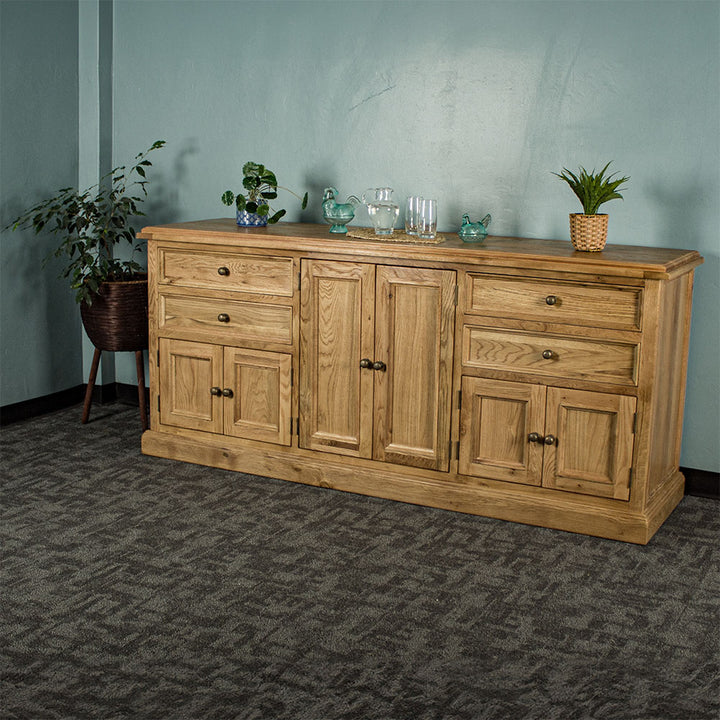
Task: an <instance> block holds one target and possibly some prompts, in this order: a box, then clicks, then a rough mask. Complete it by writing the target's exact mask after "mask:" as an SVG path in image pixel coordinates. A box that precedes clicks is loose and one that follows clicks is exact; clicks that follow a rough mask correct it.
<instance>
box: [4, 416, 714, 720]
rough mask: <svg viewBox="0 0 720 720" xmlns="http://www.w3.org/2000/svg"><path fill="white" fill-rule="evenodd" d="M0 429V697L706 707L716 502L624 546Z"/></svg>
mask: <svg viewBox="0 0 720 720" xmlns="http://www.w3.org/2000/svg"><path fill="white" fill-rule="evenodd" d="M79 419H80V408H72V409H70V410H65V411H60V412H56V413H53V414H49V415H46V416H43V417H41V418H36V419H34V420H30V421H25V422H20V423H16V424H13V425H9V426H6V427H5V428H3V429H2V433H1V435H0V440H1V443H2V466H1V468H0V470H1V472H2V479H1V480H0V483H1V484H0V488H1V494H0V542H1V546H0V561H1V565H0V607H1V609H2V612H1V615H0V717H2V718H32V719H33V720H40V719H44V718H93V719H119V718H128V719H130V718H132V719H133V720H135V719H144V718H172V719H182V718H197V719H203V720H204V719H206V718H213V719H216V718H243V719H247V720H256V719H261V718H262V719H268V720H270V719H272V720H279V719H285V718H287V719H288V720H335V719H340V718H343V719H345V718H347V719H350V718H352V719H358V720H371V719H372V720H386V719H387V720H395V719H397V720H405V719H407V720H411V719H412V720H445V719H448V720H451V719H454V718H458V719H463V720H471V719H472V720H505V719H510V720H524V719H532V720H554V719H556V718H557V719H558V720H560V719H562V720H574V719H577V720H589V719H593V720H595V719H596V720H633V719H641V720H672V719H675V718H677V719H678V720H716V719H717V718H718V717H720V700H719V698H718V689H719V681H720V675H719V661H720V651H719V647H720V633H719V628H720V623H719V622H718V620H719V617H718V597H720V581H719V573H718V563H717V558H718V555H717V553H718V550H717V548H718V538H719V537H720V534H719V533H720V504H719V503H718V502H717V501H716V500H712V499H705V498H699V497H686V498H685V499H684V500H683V501H682V503H681V505H680V506H679V508H678V509H677V510H676V511H675V512H674V513H673V514H672V516H671V517H670V519H669V520H668V522H667V523H666V524H665V525H664V526H663V527H662V528H661V529H660V531H659V532H658V534H657V535H656V536H655V538H654V539H653V540H652V542H651V543H650V544H649V545H648V546H646V547H641V546H635V545H628V544H623V543H618V542H613V541H609V540H601V539H596V538H589V537H583V536H578V535H572V534H569V533H563V532H558V531H553V530H544V529H540V528H533V527H526V526H523V525H517V524H512V523H506V522H502V521H496V520H490V519H485V518H479V517H472V516H467V515H460V514H454V513H450V512H445V511H440V510H433V509H428V508H422V507H416V506H412V505H406V504H402V503H396V502H390V501H384V500H378V499H374V498H366V497H361V496H356V495H350V494H346V493H340V492H334V491H330V490H322V489H316V488H312V487H305V486H301V485H294V484H292V483H286V482H282V481H277V480H270V479H265V478H259V477H253V476H244V475H237V474H232V473H229V472H225V471H221V470H214V469H210V468H203V467H199V466H193V465H188V464H182V463H177V462H172V461H167V460H161V459H157V458H150V457H144V456H143V455H141V454H140V449H139V445H140V422H139V418H138V413H137V408H132V407H129V406H125V405H122V404H115V405H110V406H104V407H99V408H93V417H92V420H91V422H90V423H89V424H88V425H85V426H82V425H81V424H80V422H79Z"/></svg>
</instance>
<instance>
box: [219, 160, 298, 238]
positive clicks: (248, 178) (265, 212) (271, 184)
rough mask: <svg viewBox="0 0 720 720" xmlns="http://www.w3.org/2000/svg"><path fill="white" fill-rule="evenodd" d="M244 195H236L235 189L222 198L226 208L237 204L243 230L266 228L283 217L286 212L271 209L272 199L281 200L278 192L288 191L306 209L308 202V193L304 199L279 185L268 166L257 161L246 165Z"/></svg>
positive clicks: (238, 220) (238, 222) (226, 192)
mask: <svg viewBox="0 0 720 720" xmlns="http://www.w3.org/2000/svg"><path fill="white" fill-rule="evenodd" d="M242 171H243V182H242V184H243V188H244V192H243V193H238V194H237V195H235V194H234V193H233V192H232V190H226V191H225V192H224V193H223V194H222V197H221V200H222V201H223V203H224V204H225V205H228V206H230V205H232V204H233V203H235V207H236V208H237V224H238V225H241V226H243V227H264V226H265V225H267V224H268V223H269V224H271V225H272V224H273V223H276V222H277V221H278V220H279V219H280V218H281V217H283V215H285V213H286V211H285V210H278V211H277V212H275V211H273V215H270V212H271V210H272V208H271V207H270V203H269V201H270V200H274V199H275V198H277V196H278V195H277V191H278V190H279V189H280V190H286V191H287V192H289V193H290V194H291V195H295V197H296V198H298V200H300V201H301V207H302V209H303V210H304V209H305V208H306V207H307V203H308V194H307V193H305V195H303V197H300V196H299V195H298V194H297V193H294V192H293V191H292V190H290V189H288V188H286V187H282V186H281V185H278V182H277V178H276V177H275V173H274V172H272V170H268V169H267V168H266V167H265V166H264V165H261V164H259V163H255V162H246V163H245V164H244V165H243V169H242Z"/></svg>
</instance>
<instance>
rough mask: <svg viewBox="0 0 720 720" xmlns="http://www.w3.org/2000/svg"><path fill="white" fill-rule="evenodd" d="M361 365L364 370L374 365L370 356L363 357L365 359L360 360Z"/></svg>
mask: <svg viewBox="0 0 720 720" xmlns="http://www.w3.org/2000/svg"><path fill="white" fill-rule="evenodd" d="M360 367H361V368H362V369H363V370H368V369H369V368H371V367H372V360H370V359H369V358H363V359H362V360H361V361H360Z"/></svg>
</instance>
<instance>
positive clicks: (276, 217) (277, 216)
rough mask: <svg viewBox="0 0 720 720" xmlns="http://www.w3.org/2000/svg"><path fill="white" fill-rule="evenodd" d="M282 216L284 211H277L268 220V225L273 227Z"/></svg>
mask: <svg viewBox="0 0 720 720" xmlns="http://www.w3.org/2000/svg"><path fill="white" fill-rule="evenodd" d="M284 215H285V210H278V211H277V212H276V213H275V214H274V215H273V216H272V217H269V218H268V225H274V224H275V223H276V222H277V221H278V220H279V219H280V218H281V217H283V216H284Z"/></svg>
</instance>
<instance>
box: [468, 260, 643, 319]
mask: <svg viewBox="0 0 720 720" xmlns="http://www.w3.org/2000/svg"><path fill="white" fill-rule="evenodd" d="M640 302H641V291H640V290H639V289H638V288H619V287H607V286H602V285H581V284H579V283H577V284H576V283H563V282H556V281H553V280H522V279H513V278H506V277H499V276H496V275H475V274H472V273H468V275H467V307H466V312H469V313H479V314H482V315H487V316H490V317H512V318H518V319H520V320H540V321H543V322H559V323H567V324H569V325H588V326H591V327H609V328H622V329H628V330H639V329H640V307H641V305H640Z"/></svg>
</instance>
